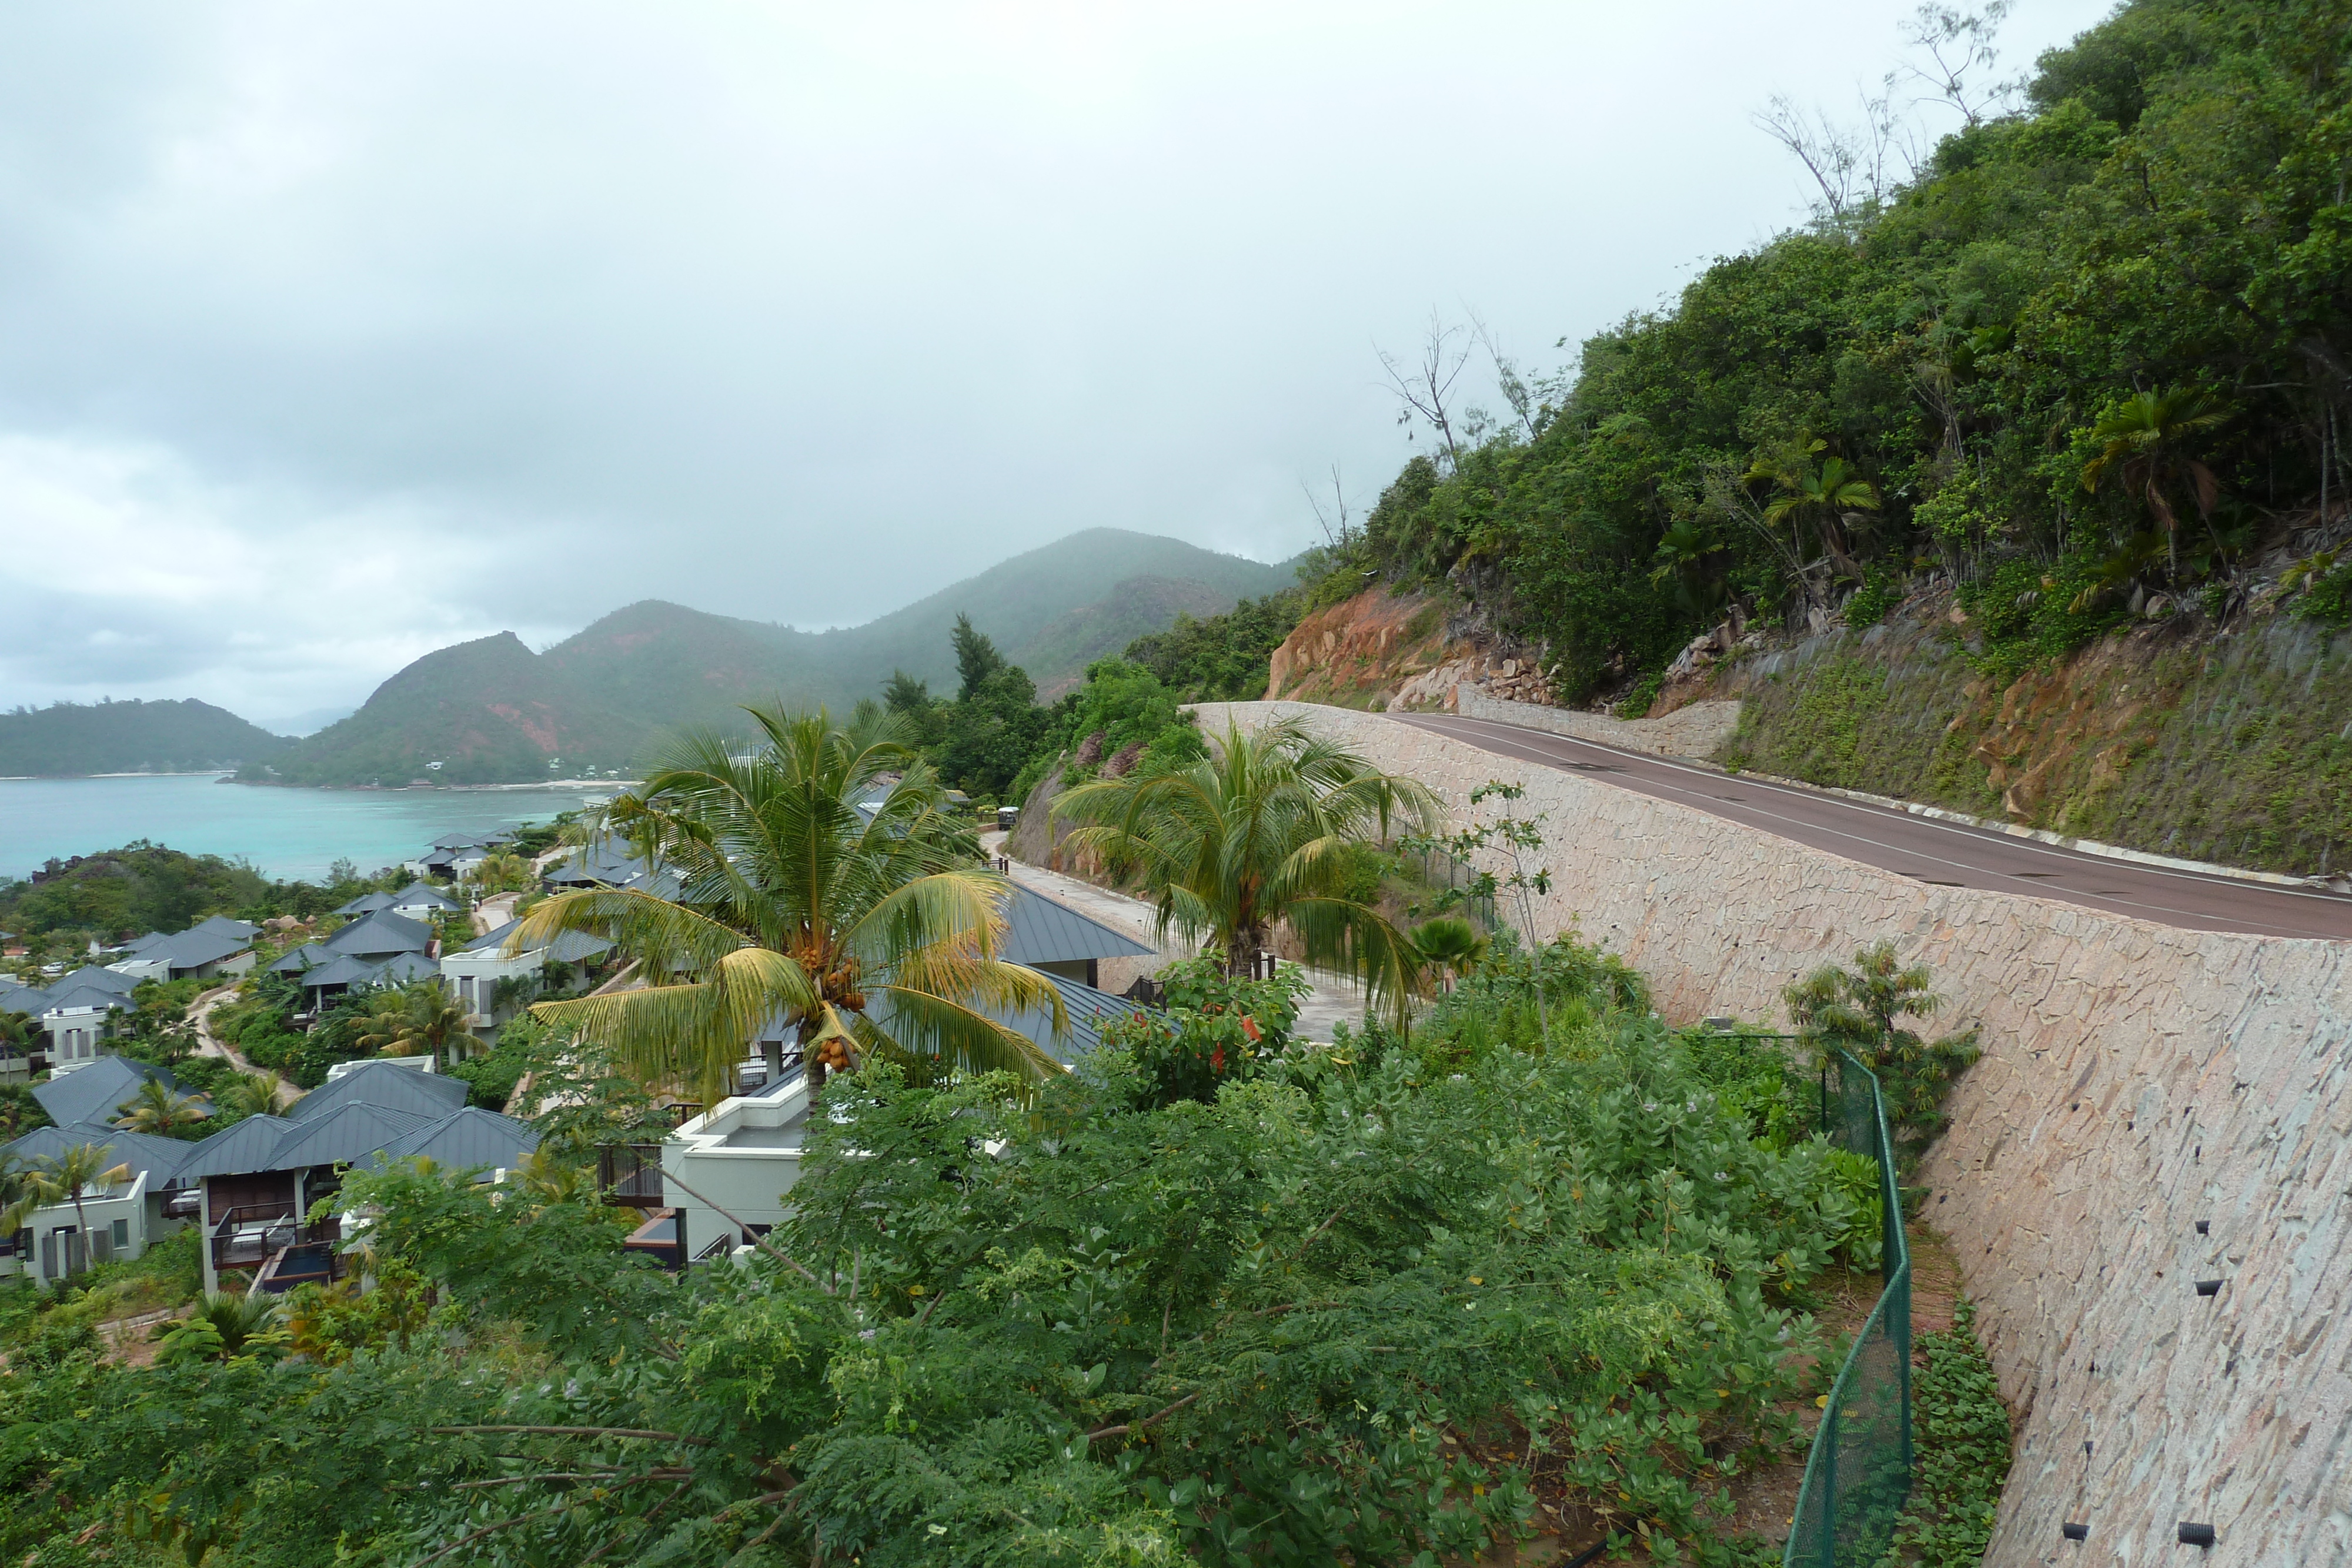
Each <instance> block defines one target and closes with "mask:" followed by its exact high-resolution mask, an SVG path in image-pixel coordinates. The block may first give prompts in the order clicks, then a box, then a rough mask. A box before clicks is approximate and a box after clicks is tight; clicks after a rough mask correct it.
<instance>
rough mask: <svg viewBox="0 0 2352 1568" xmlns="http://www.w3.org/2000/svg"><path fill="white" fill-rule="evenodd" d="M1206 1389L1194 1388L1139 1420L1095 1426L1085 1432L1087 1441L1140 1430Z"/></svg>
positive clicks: (1181, 1406) (1201, 1393) (1187, 1403)
mask: <svg viewBox="0 0 2352 1568" xmlns="http://www.w3.org/2000/svg"><path fill="white" fill-rule="evenodd" d="M1207 1392H1208V1390H1207V1389H1205V1388H1197V1389H1194V1390H1193V1391H1192V1393H1190V1394H1187V1395H1186V1396H1184V1397H1183V1398H1181V1399H1179V1400H1178V1401H1176V1403H1175V1404H1173V1405H1171V1406H1166V1407H1165V1408H1164V1409H1160V1410H1155V1411H1153V1412H1152V1413H1151V1414H1150V1415H1149V1416H1145V1417H1144V1418H1143V1419H1142V1420H1140V1421H1135V1422H1121V1423H1120V1424H1119V1425H1118V1426H1116V1427H1096V1428H1095V1429H1094V1430H1093V1431H1091V1432H1089V1433H1087V1442H1089V1443H1091V1442H1093V1441H1094V1440H1095V1439H1096V1438H1097V1437H1118V1436H1120V1435H1121V1434H1123V1433H1127V1432H1140V1431H1142V1430H1143V1429H1144V1428H1145V1427H1149V1426H1150V1425H1151V1424H1152V1423H1153V1422H1155V1421H1159V1420H1161V1419H1163V1418H1165V1417H1167V1416H1173V1415H1174V1414H1176V1412H1177V1411H1179V1410H1181V1409H1182V1408H1184V1406H1187V1405H1190V1404H1191V1403H1192V1401H1194V1400H1195V1399H1198V1398H1199V1397H1201V1396H1202V1395H1203V1394H1206V1393H1207Z"/></svg>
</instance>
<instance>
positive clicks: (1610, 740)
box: [1454, 685, 1739, 762]
mask: <svg viewBox="0 0 2352 1568" xmlns="http://www.w3.org/2000/svg"><path fill="white" fill-rule="evenodd" d="M1454 711H1455V712H1457V713H1459V714H1460V715H1461V716H1463V717H1465V718H1491V719H1495V720H1496V721H1498V722H1500V723H1503V724H1517V725H1525V726H1526V727H1528V728H1529V729H1540V730H1543V731H1545V732H1547V733H1548V734H1551V735H1564V736H1566V737H1568V738H1569V739H1570V740H1597V741H1599V742H1600V743H1601V745H1603V746H1616V747H1623V748H1624V749H1625V750H1627V751H1640V752H1645V753H1647V754H1648V755H1650V756H1652V757H1689V758H1697V759H1698V760H1700V761H1702V762H1703V761H1705V760H1706V759H1707V758H1711V757H1713V756H1714V755H1715V748H1716V747H1718V746H1721V745H1722V744H1723V743H1724V741H1725V740H1726V739H1727V737H1729V736H1730V734H1731V732H1732V731H1733V730H1734V729H1737V728H1738V727H1739V704H1738V702H1737V701H1731V702H1703V703H1693V704H1691V705H1690V706H1687V707H1680V708H1676V709H1675V711H1674V712H1672V713H1670V714H1668V715H1666V716H1664V717H1663V718H1611V717H1610V716H1608V715H1607V714H1601V713H1580V712H1578V711H1577V710H1576V709H1574V708H1565V707H1544V706H1539V705H1538V704H1535V703H1515V702H1507V701H1505V700H1503V699H1501V698H1499V697H1492V696H1489V695H1486V693H1485V692H1483V691H1480V690H1479V689H1478V688H1477V687H1475V686H1472V685H1465V686H1463V687H1462V689H1461V692H1460V694H1459V695H1458V696H1457V698H1456V706H1455V709H1454Z"/></svg>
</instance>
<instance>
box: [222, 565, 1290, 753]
mask: <svg viewBox="0 0 2352 1568" xmlns="http://www.w3.org/2000/svg"><path fill="white" fill-rule="evenodd" d="M1291 577H1292V570H1291V568H1290V567H1288V566H1287V565H1282V566H1265V565H1262V564H1260V563H1258V562H1256V561H1249V560H1243V559H1239V558H1237V557H1234V556H1225V555H1218V554H1216V553H1215V552H1213V551H1211V550H1204V549H1200V548H1199V547H1197V546H1194V545H1188V544H1185V543H1184V542H1182V541H1181V540H1180V539H1170V538H1154V537H1152V536H1150V535H1145V534H1131V533H1126V532H1122V531H1120V530H1118V529H1116V528H1090V529H1088V530H1087V531H1086V532H1084V533H1079V534H1074V535H1072V536H1071V537H1070V538H1066V539H1063V540H1061V541H1060V542H1058V543H1056V544H1053V545H1049V546H1046V547H1045V549H1036V550H1031V551H1029V552H1027V553H1026V554H1024V555H1020V556H1015V557H1014V558H1013V559H1010V560H1007V561H1005V562H1003V563H1002V564H1001V565H998V566H995V567H992V568H990V569H989V570H987V571H984V572H982V573H980V574H979V575H978V576H976V577H972V578H969V579H967V580H964V581H962V582H960V583H957V584H956V585H955V586H953V587H952V588H949V589H945V590H943V591H940V592H938V593H935V594H932V595H931V596H929V598H927V599H924V600H922V601H919V602H918V603H915V604H911V605H908V607H907V608H905V609H903V610H898V611H894V612H891V613H889V614H887V615H885V616H882V617H880V618H879V619H877V620H875V621H872V622H867V623H866V624H865V625H863V626H856V627H848V628H845V629H842V630H839V631H833V632H801V631H796V630H794V629H793V628H791V627H786V626H777V625H771V624H763V623H761V622H754V621H740V620H735V619H732V618H730V617H728V616H723V615H709V614H705V613H703V612H700V611H698V610H689V609H688V608H686V607H685V606H683V605H678V604H670V603H667V602H664V601H660V600H646V601H640V602H638V603H635V604H632V605H629V606H627V607H625V608H624V609H621V610H616V611H614V612H613V613H612V614H610V615H607V616H605V617H604V618H603V619H602V620H600V621H598V622H595V623H594V624H593V625H591V626H589V627H587V628H585V629H584V630H583V631H581V632H578V633H577V634H576V635H574V636H572V637H569V638H566V639H565V640H564V641H563V642H562V643H557V644H556V645H555V646H554V647H552V648H551V649H549V650H548V651H547V652H546V653H532V652H531V651H530V649H529V648H527V647H525V646H524V645H523V643H522V642H521V640H520V639H519V638H517V637H516V636H514V635H513V634H512V633H511V632H501V633H500V634H499V635H498V636H495V637H486V638H482V639H480V640H479V641H477V642H472V643H459V644H457V646H455V647H449V648H443V649H440V650H438V651H437V652H435V653H429V654H427V655H426V656H425V657H424V658H422V659H419V660H417V661H416V662H415V664H411V665H409V666H408V667H407V668H406V669H404V670H403V671H401V672H400V673H399V674H396V675H394V676H393V677H392V679H390V680H388V681H386V682H385V683H384V684H383V685H382V686H380V687H378V688H377V690H376V692H375V694H374V695H373V696H371V697H370V698H369V699H368V701H367V704H366V706H363V707H362V708H361V709H360V710H359V711H358V712H357V713H355V714H353V715H352V716H350V717H349V718H346V719H344V720H342V721H341V722H340V723H338V724H335V725H331V726H330V727H327V728H326V729H323V730H321V731H320V732H319V733H318V734H316V735H314V736H310V737H307V738H305V739H303V740H300V741H297V742H295V743H293V745H292V747H291V748H290V749H289V750H287V751H285V752H284V753H282V754H280V755H278V756H275V757H273V758H269V759H268V761H267V762H266V763H263V764H261V765H259V766H257V767H253V768H247V770H246V771H245V773H244V774H243V777H245V778H247V779H259V780H267V781H273V782H280V783H293V784H336V785H364V784H383V785H385V786H394V785H404V784H407V783H409V782H411V781H413V780H416V779H431V780H432V781H434V782H436V783H449V784H470V783H497V782H520V781H521V780H525V779H544V778H547V777H548V776H549V774H550V773H551V771H559V772H562V773H563V774H566V775H572V774H577V773H579V772H580V771H581V770H583V769H584V768H595V769H596V770H597V771H598V772H600V773H602V772H607V771H610V770H613V769H616V768H628V767H630V766H632V764H633V763H634V762H635V759H636V758H638V757H639V756H640V754H641V753H642V751H643V748H644V747H645V745H646V742H647V741H648V740H650V739H651V738H652V737H655V736H656V735H658V734H661V733H663V732H665V731H670V730H675V729H677V728H680V727H690V726H696V725H711V726H717V727H725V728H738V727H741V725H742V723H743V717H742V714H741V712H740V705H741V704H743V703H747V702H757V701H767V700H771V699H779V698H780V699H782V701H784V702H785V703H787V704H793V705H802V704H815V703H826V704H830V705H832V706H835V707H847V706H851V705H853V704H855V703H856V702H857V701H858V700H859V699H861V698H864V697H870V696H877V695H880V692H881V688H882V684H883V682H885V681H886V680H887V679H888V678H889V676H890V674H891V672H892V671H893V670H898V669H904V670H907V671H908V672H910V673H912V674H916V675H919V676H920V677H922V678H924V679H927V680H930V681H933V682H935V683H937V684H940V685H951V684H952V682H953V678H954V670H955V661H954V656H953V653H951V651H950V643H949V632H950V629H951V628H952V627H953V625H954V623H955V618H956V616H957V614H958V613H960V612H969V613H970V614H971V618H972V621H973V623H974V624H975V625H977V626H978V627H979V628H980V629H981V630H982V631H983V632H987V633H988V634H989V636H990V637H992V639H993V640H994V641H995V643H996V644H997V646H998V647H1000V648H1002V649H1003V650H1004V652H1005V653H1006V654H1007V655H1008V656H1009V657H1011V658H1012V660H1013V662H1014V663H1016V664H1020V665H1022V666H1023V667H1024V669H1027V670H1028V671H1029V672H1030V674H1031V675H1032V677H1033V678H1034V680H1035V681H1036V683H1037V685H1038V686H1039V688H1040V689H1041V690H1043V691H1045V692H1046V693H1047V694H1048V695H1051V694H1053V693H1055V692H1058V691H1060V690H1063V689H1065V688H1066V687H1068V686H1071V685H1075V684H1076V682H1077V681H1078V680H1079V679H1080V678H1081V677H1082V675H1083V674H1084V672H1085V670H1086V666H1087V664H1089V663H1090V662H1092V661H1093V660H1095V659H1098V658H1101V657H1103V656H1105V655H1107V654H1109V653H1117V652H1118V650H1120V649H1122V648H1124V647H1126V646H1127V644H1128V643H1130V642H1132V641H1134V640H1135V639H1136V638H1138V637H1139V636H1143V635H1146V634H1148V633H1150V632H1158V631H1160V630H1161V629H1163V628H1165V627H1167V626H1169V625H1171V623H1173V622H1175V621H1176V620H1177V618H1178V617H1179V616H1180V615H1192V616H1196V617H1197V616H1205V615H1213V614H1215V613H1217V612H1220V611H1223V610H1225V609H1228V608H1230V607H1231V606H1232V605H1233V604H1234V602H1235V601H1238V600H1240V599H1242V598H1244V597H1247V596H1251V595H1259V594H1265V593H1268V592H1271V591H1275V590H1276V589H1279V588H1281V587H1283V586H1284V585H1285V584H1286V583H1288V582H1289V581H1290V580H1291ZM436 762H437V763H439V764H440V765H441V766H440V767H438V768H435V767H433V764H435V763H436ZM551 764H553V765H554V767H553V768H551Z"/></svg>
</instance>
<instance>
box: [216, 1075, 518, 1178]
mask: <svg viewBox="0 0 2352 1568" xmlns="http://www.w3.org/2000/svg"><path fill="white" fill-rule="evenodd" d="M465 1100H466V1086H465V1084H463V1083H461V1082H458V1081H457V1080H456V1079H453V1078H444V1077H442V1076H441V1075H440V1074H438V1073H430V1072H420V1071H417V1070H416V1069H415V1068H411V1067H400V1066H396V1065H394V1064H393V1063H391V1062H388V1061H371V1062H366V1063H363V1064H362V1065H361V1066H359V1067H357V1068H355V1069H353V1070H352V1071H350V1072H347V1073H345V1074H343V1076H341V1078H337V1079H335V1080H333V1081H332V1082H329V1083H327V1084H325V1085H324V1086H322V1087H320V1088H318V1089H314V1090H312V1091H311V1092H310V1093H308V1094H306V1095H304V1096H303V1097H302V1098H301V1099H299V1100H298V1101H296V1102H295V1103H294V1105H293V1108H292V1109H291V1110H290V1111H289V1113H287V1114H286V1115H284V1116H249V1117H247V1118H246V1119H245V1120H244V1121H242V1122H239V1123H237V1124H236V1125H234V1126H230V1127H225V1128H223V1129H222V1130H221V1131H219V1132H217V1133H215V1134H213V1135H212V1136H211V1137H209V1138H206V1139H205V1140H204V1142H202V1143H200V1144H195V1145H183V1146H184V1147H186V1148H188V1149H189V1150H190V1154H189V1157H188V1158H187V1160H186V1161H185V1162H184V1164H183V1165H181V1166H180V1167H179V1169H178V1171H177V1173H176V1174H177V1176H178V1177H179V1179H181V1180H183V1181H193V1180H196V1179H198V1178H200V1177H203V1176H238V1175H247V1174H252V1173H257V1172H261V1171H279V1170H299V1169H304V1168H307V1167H309V1166H325V1165H354V1164H366V1163H373V1162H374V1161H375V1159H376V1156H378V1155H383V1156H386V1157H389V1158H395V1159H397V1158H405V1157H407V1156H409V1155H427V1156H429V1157H430V1158H432V1159H434V1160H436V1161H438V1162H439V1163H441V1164H442V1165H445V1166H458V1167H473V1166H512V1165H514V1164H516V1163H518V1162H519V1161H520V1159H521V1158H522V1156H523V1155H527V1154H529V1153H530V1151H531V1150H533V1149H535V1148H537V1147H538V1146H539V1134H536V1133H534V1132H532V1131H531V1130H530V1128H529V1127H526V1126H524V1125H523V1124H521V1123H520V1122H516V1121H513V1120H510V1119H509V1118H508V1117H505V1116H501V1115H499V1114H498V1113H495V1112H491V1111H484V1110H480V1109H478V1108H469V1107H467V1105H466V1103H465Z"/></svg>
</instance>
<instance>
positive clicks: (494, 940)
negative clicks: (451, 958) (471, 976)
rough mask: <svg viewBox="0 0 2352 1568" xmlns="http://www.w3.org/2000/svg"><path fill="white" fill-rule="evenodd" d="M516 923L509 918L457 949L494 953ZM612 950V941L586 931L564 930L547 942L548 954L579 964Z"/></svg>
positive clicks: (467, 951)
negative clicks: (504, 922)
mask: <svg viewBox="0 0 2352 1568" xmlns="http://www.w3.org/2000/svg"><path fill="white" fill-rule="evenodd" d="M515 925H516V922H514V921H511V920H509V921H508V922H507V923H506V924H505V925H500V926H499V927H497V928H496V929H495V930H491V931H487V932H484V933H483V934H482V935H481V936H477V937H475V938H474V939H473V940H472V941H471V942H468V943H467V944H466V945H465V946H463V947H460V948H458V949H457V951H459V952H460V953H494V952H496V951H497V950H498V949H499V948H500V947H502V946H505V945H506V940H507V933H509V931H512V930H513V929H514V928H515ZM612 950H613V945H612V944H611V943H610V942H607V941H605V940H604V938H603V937H602V936H591V935H590V934H589V933H587V932H585V931H566V932H562V933H561V934H560V935H558V936H557V937H556V938H555V940H554V941H552V942H550V943H549V944H547V956H549V957H550V958H552V959H555V960H558V961H559V962H562V963H565V964H577V963H579V962H580V961H581V960H583V958H593V957H595V956H597V955H598V954H600V953H609V952H611V951H612Z"/></svg>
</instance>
